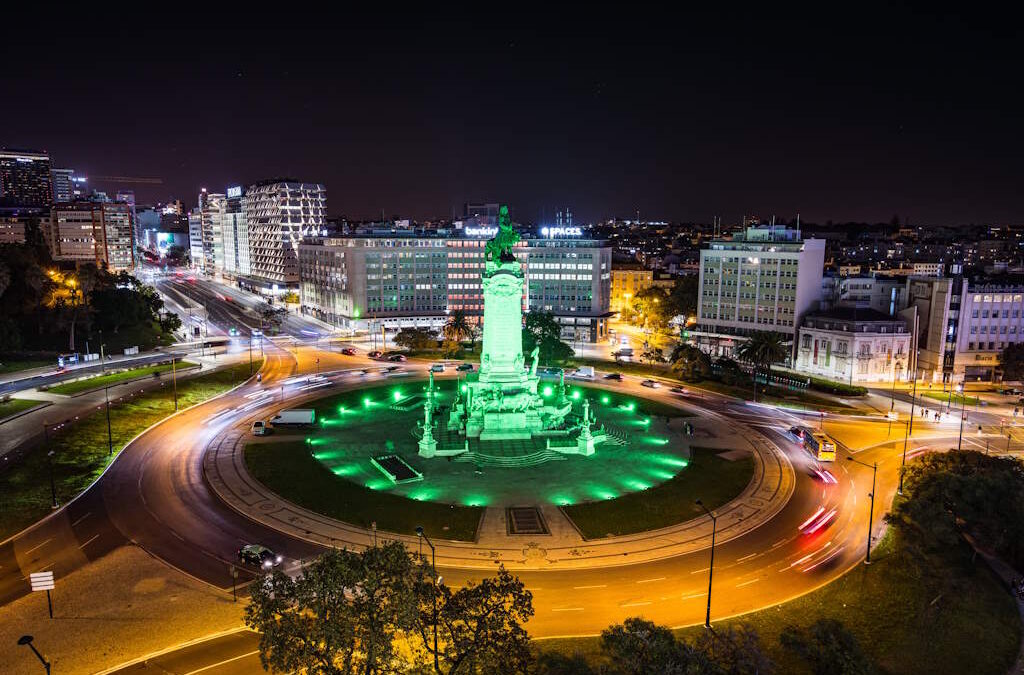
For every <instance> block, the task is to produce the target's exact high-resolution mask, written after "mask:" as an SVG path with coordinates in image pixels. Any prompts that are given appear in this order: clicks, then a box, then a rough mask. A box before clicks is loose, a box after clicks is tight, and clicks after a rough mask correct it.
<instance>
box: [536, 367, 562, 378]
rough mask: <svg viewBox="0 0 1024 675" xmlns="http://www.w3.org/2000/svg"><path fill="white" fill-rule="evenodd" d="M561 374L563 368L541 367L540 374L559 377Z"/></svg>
mask: <svg viewBox="0 0 1024 675" xmlns="http://www.w3.org/2000/svg"><path fill="white" fill-rule="evenodd" d="M561 374H562V369H561V368H541V369H540V376H541V377H558V376H560V375H561Z"/></svg>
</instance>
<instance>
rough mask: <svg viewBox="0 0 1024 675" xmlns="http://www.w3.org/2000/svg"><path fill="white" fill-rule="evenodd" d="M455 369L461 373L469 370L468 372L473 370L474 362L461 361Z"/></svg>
mask: <svg viewBox="0 0 1024 675" xmlns="http://www.w3.org/2000/svg"><path fill="white" fill-rule="evenodd" d="M455 370H457V371H459V372H460V373H464V372H467V371H468V372H472V371H473V364H472V363H460V364H459V365H458V367H457V368H456V369H455Z"/></svg>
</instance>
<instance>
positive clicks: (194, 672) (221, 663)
mask: <svg viewBox="0 0 1024 675" xmlns="http://www.w3.org/2000/svg"><path fill="white" fill-rule="evenodd" d="M259 653H260V650H258V649H256V650H254V651H251V652H246V653H244V654H239V655H238V656H233V657H231V658H230V659H224V660H223V661H218V662H217V663H211V664H210V665H208V666H203V667H202V668H197V669H196V670H190V671H189V672H187V673H185V674H184V675H195V674H196V673H201V672H203V671H204V670H210V669H211V668H216V667H218V666H223V665H224V664H225V663H231V662H232V661H238V660H239V659H244V658H246V657H249V656H254V655H256V654H259Z"/></svg>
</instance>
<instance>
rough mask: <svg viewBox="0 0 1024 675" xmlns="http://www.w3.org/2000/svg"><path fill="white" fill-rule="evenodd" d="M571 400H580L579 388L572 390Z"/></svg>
mask: <svg viewBox="0 0 1024 675" xmlns="http://www.w3.org/2000/svg"><path fill="white" fill-rule="evenodd" d="M572 400H574V401H578V400H580V390H579V389H576V390H574V391H573V392H572Z"/></svg>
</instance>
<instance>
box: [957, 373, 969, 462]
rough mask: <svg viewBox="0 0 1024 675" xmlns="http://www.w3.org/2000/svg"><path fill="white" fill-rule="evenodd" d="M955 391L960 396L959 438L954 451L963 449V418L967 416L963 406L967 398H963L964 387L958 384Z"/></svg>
mask: <svg viewBox="0 0 1024 675" xmlns="http://www.w3.org/2000/svg"><path fill="white" fill-rule="evenodd" d="M956 389H957V392H959V394H960V438H959V439H957V442H956V449H957V450H959V449H960V448H961V447H963V443H964V417H966V416H967V413H966V412H965V411H964V405H965V401H966V400H967V397H966V396H964V385H962V384H960V385H958V386H957V388H956Z"/></svg>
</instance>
